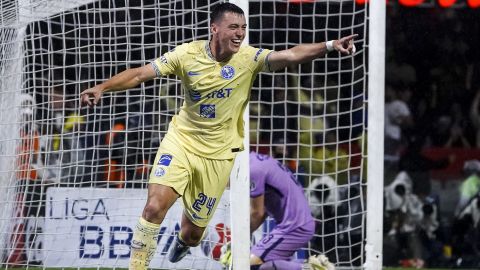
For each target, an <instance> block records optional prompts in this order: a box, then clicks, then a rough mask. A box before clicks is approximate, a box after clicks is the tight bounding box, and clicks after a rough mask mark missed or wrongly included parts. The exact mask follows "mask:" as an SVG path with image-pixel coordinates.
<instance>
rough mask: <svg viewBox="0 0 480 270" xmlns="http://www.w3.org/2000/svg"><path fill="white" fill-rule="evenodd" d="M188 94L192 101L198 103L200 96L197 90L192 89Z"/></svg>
mask: <svg viewBox="0 0 480 270" xmlns="http://www.w3.org/2000/svg"><path fill="white" fill-rule="evenodd" d="M189 94H190V99H191V100H192V101H199V100H200V99H201V98H202V95H201V94H200V92H198V91H197V90H193V89H192V90H190V91H189Z"/></svg>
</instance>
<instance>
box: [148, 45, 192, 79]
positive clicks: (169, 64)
mask: <svg viewBox="0 0 480 270" xmlns="http://www.w3.org/2000/svg"><path fill="white" fill-rule="evenodd" d="M187 46H188V44H182V45H180V46H177V47H176V48H174V49H173V50H171V51H168V52H166V53H164V54H163V55H162V56H160V57H159V58H157V59H155V60H154V61H153V62H151V65H152V67H153V69H154V70H155V73H156V74H157V77H161V76H166V75H170V74H175V75H177V76H180V75H181V72H182V56H183V55H185V53H186V50H187Z"/></svg>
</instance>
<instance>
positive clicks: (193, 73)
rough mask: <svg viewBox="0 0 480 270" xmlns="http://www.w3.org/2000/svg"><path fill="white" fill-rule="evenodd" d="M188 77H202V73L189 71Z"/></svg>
mask: <svg viewBox="0 0 480 270" xmlns="http://www.w3.org/2000/svg"><path fill="white" fill-rule="evenodd" d="M187 75H188V76H190V77H191V76H197V75H200V72H196V71H189V72H187Z"/></svg>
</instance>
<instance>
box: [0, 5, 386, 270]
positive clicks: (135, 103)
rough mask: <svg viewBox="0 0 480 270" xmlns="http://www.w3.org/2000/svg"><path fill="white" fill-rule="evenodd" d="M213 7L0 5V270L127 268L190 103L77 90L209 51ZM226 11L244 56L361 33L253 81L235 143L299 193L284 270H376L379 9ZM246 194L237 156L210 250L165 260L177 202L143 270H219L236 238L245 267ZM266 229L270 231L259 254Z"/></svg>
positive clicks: (149, 86)
mask: <svg viewBox="0 0 480 270" xmlns="http://www.w3.org/2000/svg"><path fill="white" fill-rule="evenodd" d="M219 1H221V0H170V1H161V0H143V1H131V0H98V1H92V0H14V1H0V11H1V12H0V267H2V268H11V267H18V266H20V267H27V268H29V267H41V268H50V267H78V268H100V267H102V268H104V267H111V268H115V267H116V268H118V267H126V266H127V265H128V256H129V252H130V251H129V243H130V241H131V236H132V232H133V231H132V229H133V228H134V225H135V223H136V221H137V219H138V216H139V215H140V213H141V210H142V207H143V204H144V201H145V199H146V183H147V181H148V173H149V170H150V168H151V165H152V162H153V157H154V155H155V153H156V150H157V148H158V145H159V142H160V140H161V139H162V137H163V136H164V135H165V133H166V130H167V124H168V122H169V121H170V119H171V117H172V116H173V115H174V114H175V113H176V112H177V111H178V109H179V107H180V106H181V104H182V102H183V94H184V93H183V90H182V89H181V87H180V82H179V80H178V79H177V78H176V77H166V78H162V79H158V80H154V81H151V82H148V83H145V84H142V85H141V86H139V87H138V88H135V89H132V90H130V91H125V92H119V93H114V94H107V95H105V96H104V97H103V99H102V102H101V104H99V106H97V108H95V109H91V108H88V109H87V108H80V107H79V106H78V105H79V104H78V96H79V93H80V92H81V91H82V90H84V89H86V88H88V87H91V86H93V85H95V84H97V83H99V82H101V81H103V80H105V79H108V78H110V77H111V76H112V75H114V74H116V73H118V72H120V71H122V70H124V69H126V68H130V67H137V66H140V65H143V64H146V63H148V62H149V61H152V60H153V59H155V58H156V57H159V56H160V55H161V54H163V53H165V52H167V51H168V50H171V49H173V48H174V47H175V46H177V45H179V44H182V43H184V42H188V41H191V40H200V39H208V37H209V19H208V18H209V14H210V11H211V8H212V7H213V6H214V5H215V4H216V3H217V2H219ZM230 2H233V3H235V4H237V5H239V6H240V7H241V8H242V9H243V10H244V11H245V14H246V18H247V23H248V34H247V38H246V39H245V43H249V44H251V45H252V46H254V47H259V48H268V49H274V50H281V49H286V48H290V47H292V46H294V45H296V44H298V43H309V42H321V41H326V40H329V39H336V38H339V37H341V36H345V35H348V34H359V37H358V38H357V39H356V40H355V45H356V48H357V52H356V53H355V54H354V55H351V56H342V55H340V54H336V53H330V54H329V55H328V56H327V57H325V58H321V59H316V60H315V61H313V63H307V64H303V65H298V66H290V67H288V68H287V69H286V70H285V71H280V72H275V73H261V74H260V75H259V76H258V78H257V80H256V81H255V83H254V85H253V89H252V93H251V102H250V105H249V106H250V107H249V109H248V110H247V111H246V113H245V116H244V119H245V127H246V128H245V130H247V131H248V133H247V134H246V136H245V145H246V149H251V150H254V151H258V152H261V153H266V154H270V155H272V156H275V158H277V159H278V160H280V161H281V162H283V163H284V164H285V165H286V166H288V167H289V168H290V169H291V170H292V171H293V172H294V173H295V175H296V176H297V178H298V179H299V181H300V182H301V183H302V184H303V186H304V189H305V194H306V197H307V199H308V201H309V203H310V206H311V208H312V213H313V214H314V216H315V221H316V226H317V229H316V234H315V236H314V238H313V239H312V241H310V243H309V244H308V246H307V247H306V248H305V249H302V250H300V251H299V252H297V254H295V256H294V258H292V259H296V260H304V259H306V258H308V256H309V255H316V254H320V253H324V254H326V255H327V256H328V257H329V259H330V261H332V262H334V263H335V265H336V266H337V267H338V268H339V269H342V268H345V269H352V268H355V269H368V270H377V269H381V267H382V221H383V216H382V214H381V213H382V212H383V207H382V203H383V200H382V196H383V103H384V94H383V89H384V66H385V60H384V55H385V48H384V44H385V1H370V3H368V2H367V3H366V4H359V3H357V2H358V1H350V0H325V1H298V0H297V1H295V0H252V1H247V0H234V1H230ZM367 111H368V112H367ZM367 123H368V125H367ZM367 153H368V155H367ZM367 158H368V163H367ZM249 188H250V183H249V160H248V151H244V152H242V153H241V154H239V156H238V158H237V162H236V165H235V167H234V169H233V171H232V175H231V178H230V186H229V189H228V190H227V191H226V193H225V194H224V196H223V198H222V201H221V203H220V205H219V208H218V211H217V213H216V216H215V217H214V219H213V220H212V223H211V224H210V226H209V229H208V234H207V238H206V239H205V241H203V242H202V244H201V245H200V246H199V247H198V248H195V249H192V251H191V254H189V255H188V256H187V257H186V259H185V260H182V261H181V262H180V263H179V264H176V265H173V264H170V263H169V262H168V260H167V259H166V253H167V251H168V248H169V247H170V245H171V243H172V240H173V236H174V235H175V233H176V232H177V231H178V229H179V224H178V222H179V220H180V219H179V217H180V215H181V212H182V208H181V205H180V204H179V203H178V202H177V204H176V205H175V206H174V207H173V208H172V211H171V212H170V213H169V215H168V216H167V218H166V220H165V222H164V224H162V229H161V231H160V235H159V240H158V243H159V247H158V249H157V253H156V254H155V257H154V260H153V261H152V264H151V267H152V268H157V269H209V270H210V269H219V270H220V269H221V268H222V267H221V265H220V263H219V262H218V258H219V255H220V248H221V247H222V246H223V245H224V244H225V243H226V242H227V241H231V242H232V251H233V265H234V266H233V269H249V253H250V252H249V251H250V245H251V242H250V241H248V240H246V239H249V238H250V232H249V226H250V224H249V211H250V208H249V200H250V198H249ZM230 213H234V214H230ZM273 226H274V223H273V222H272V221H271V220H268V221H267V222H266V223H265V224H264V225H263V226H262V228H261V229H260V230H259V231H257V232H256V233H255V235H254V239H253V241H257V240H258V237H261V236H262V235H264V234H268V232H269V230H271V228H272V227H273Z"/></svg>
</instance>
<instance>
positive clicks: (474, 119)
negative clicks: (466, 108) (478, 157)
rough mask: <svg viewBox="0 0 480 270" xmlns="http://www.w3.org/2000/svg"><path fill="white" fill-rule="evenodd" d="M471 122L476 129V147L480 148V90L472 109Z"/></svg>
mask: <svg viewBox="0 0 480 270" xmlns="http://www.w3.org/2000/svg"><path fill="white" fill-rule="evenodd" d="M470 121H471V123H472V125H473V127H474V128H475V143H474V145H475V147H477V148H480V90H478V91H477V94H476V95H475V98H474V99H473V102H472V105H471V107H470Z"/></svg>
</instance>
